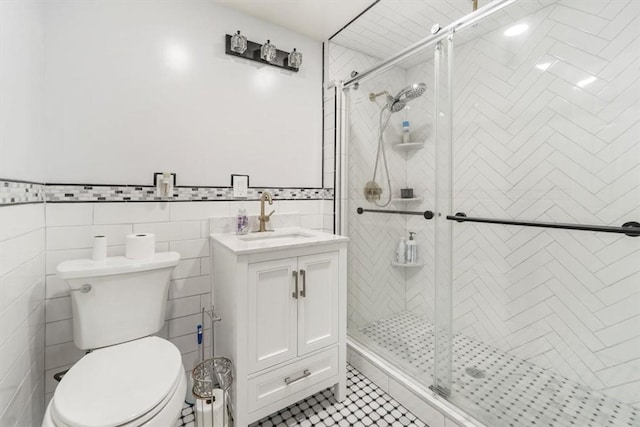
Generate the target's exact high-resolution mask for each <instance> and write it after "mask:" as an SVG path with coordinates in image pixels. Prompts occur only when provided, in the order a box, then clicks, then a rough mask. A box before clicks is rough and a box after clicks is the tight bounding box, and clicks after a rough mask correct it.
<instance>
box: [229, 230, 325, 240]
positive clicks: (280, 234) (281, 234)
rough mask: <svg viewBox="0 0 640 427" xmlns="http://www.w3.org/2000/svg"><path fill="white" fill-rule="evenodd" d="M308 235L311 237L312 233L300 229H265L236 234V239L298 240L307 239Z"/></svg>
mask: <svg viewBox="0 0 640 427" xmlns="http://www.w3.org/2000/svg"><path fill="white" fill-rule="evenodd" d="M310 237H313V234H309V233H303V232H300V231H265V232H262V233H251V234H246V235H244V236H238V239H240V240H243V241H245V242H258V241H261V240H268V241H270V242H273V241H275V240H278V239H286V240H290V239H293V240H298V239H308V238H310Z"/></svg>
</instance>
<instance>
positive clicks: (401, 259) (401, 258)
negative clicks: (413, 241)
mask: <svg viewBox="0 0 640 427" xmlns="http://www.w3.org/2000/svg"><path fill="white" fill-rule="evenodd" d="M406 254H407V243H406V240H405V238H404V237H403V238H402V239H400V243H398V250H397V251H396V262H397V263H398V264H405V263H406V262H407V260H406V258H405V257H406Z"/></svg>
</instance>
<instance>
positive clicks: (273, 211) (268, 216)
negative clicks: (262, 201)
mask: <svg viewBox="0 0 640 427" xmlns="http://www.w3.org/2000/svg"><path fill="white" fill-rule="evenodd" d="M274 213H276V210H275V209H274V210H272V211H271V213H270V214H269V215H267V219H266V220H267V221H269V218H271V215H273V214H274Z"/></svg>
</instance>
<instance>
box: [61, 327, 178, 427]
mask: <svg viewBox="0 0 640 427" xmlns="http://www.w3.org/2000/svg"><path fill="white" fill-rule="evenodd" d="M183 377H184V372H183V368H182V358H181V356H180V352H179V351H178V349H177V348H176V347H175V345H173V344H172V343H170V342H169V341H167V340H164V339H162V338H158V337H146V338H142V339H138V340H135V341H130V342H127V343H124V344H118V345H114V346H111V347H106V348H102V349H99V350H95V351H94V352H92V353H89V354H87V355H86V356H84V357H83V358H82V359H80V361H78V363H76V364H75V365H74V366H73V367H72V368H71V369H70V370H69V372H68V373H67V374H66V375H65V377H64V379H63V380H62V381H61V382H60V384H59V385H58V388H57V389H56V392H55V395H54V397H53V400H52V405H51V417H52V418H53V420H54V421H55V423H56V425H57V426H60V427H112V426H122V427H125V426H126V427H130V426H131V427H133V426H140V425H142V424H144V423H145V422H147V421H148V420H150V419H152V418H153V417H154V416H155V415H156V414H157V413H158V412H160V411H161V410H162V409H163V408H164V407H165V405H166V404H167V402H168V401H169V400H171V398H172V397H173V396H174V394H175V393H176V391H177V390H178V389H179V388H180V385H182V382H183Z"/></svg>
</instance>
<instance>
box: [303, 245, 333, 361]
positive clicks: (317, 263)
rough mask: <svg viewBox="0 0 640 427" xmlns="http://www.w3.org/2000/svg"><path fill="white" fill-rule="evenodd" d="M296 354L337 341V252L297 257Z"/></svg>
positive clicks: (305, 352)
mask: <svg viewBox="0 0 640 427" xmlns="http://www.w3.org/2000/svg"><path fill="white" fill-rule="evenodd" d="M298 274H299V275H300V292H299V299H298V301H299V302H298V354H299V355H304V354H307V353H309V352H312V351H315V350H318V349H320V348H323V347H326V346H328V345H330V344H334V343H336V342H338V320H339V319H338V313H339V311H338V309H339V307H338V304H339V303H340V299H339V296H338V285H339V283H338V253H337V252H328V253H323V254H316V255H309V256H304V257H299V258H298Z"/></svg>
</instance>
